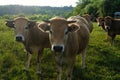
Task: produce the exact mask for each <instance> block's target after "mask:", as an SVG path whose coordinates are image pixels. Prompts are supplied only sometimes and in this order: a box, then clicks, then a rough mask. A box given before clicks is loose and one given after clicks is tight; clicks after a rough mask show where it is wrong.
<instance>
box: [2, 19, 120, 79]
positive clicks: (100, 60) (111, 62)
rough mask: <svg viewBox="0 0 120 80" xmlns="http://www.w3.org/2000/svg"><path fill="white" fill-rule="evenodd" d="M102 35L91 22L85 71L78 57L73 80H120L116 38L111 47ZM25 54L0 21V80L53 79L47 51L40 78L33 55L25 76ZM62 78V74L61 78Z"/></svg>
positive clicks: (53, 73)
mask: <svg viewBox="0 0 120 80" xmlns="http://www.w3.org/2000/svg"><path fill="white" fill-rule="evenodd" d="M106 37H107V36H106V32H105V31H103V30H102V29H101V28H100V27H98V26H97V24H96V23H94V30H93V32H92V33H91V35H90V42H89V45H88V48H87V56H86V68H85V69H81V55H78V56H77V57H76V63H75V66H74V71H73V80H120V47H119V46H120V36H117V37H116V39H115V45H114V46H110V43H109V42H106V41H105V39H106ZM25 61H26V53H25V52H24V46H23V45H22V44H21V43H17V42H15V41H14V31H13V29H10V28H7V27H6V26H5V20H0V80H38V78H40V77H42V80H56V75H57V73H56V66H55V62H54V59H53V57H52V54H51V52H50V49H45V50H44V54H43V58H42V63H41V66H42V76H38V75H37V74H36V70H37V66H36V55H35V54H33V55H32V60H31V64H30V71H29V73H27V72H24V71H23V70H22V69H23V68H24V64H25ZM63 76H64V75H63Z"/></svg>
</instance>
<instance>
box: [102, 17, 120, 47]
mask: <svg viewBox="0 0 120 80" xmlns="http://www.w3.org/2000/svg"><path fill="white" fill-rule="evenodd" d="M104 26H105V29H107V34H108V36H109V37H110V38H111V45H113V44H114V39H115V36H116V35H120V19H114V18H112V17H110V16H106V17H105V18H104Z"/></svg>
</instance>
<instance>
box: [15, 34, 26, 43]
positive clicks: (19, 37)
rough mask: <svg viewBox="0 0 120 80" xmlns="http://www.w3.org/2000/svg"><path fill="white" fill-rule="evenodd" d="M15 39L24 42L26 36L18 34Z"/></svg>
mask: <svg viewBox="0 0 120 80" xmlns="http://www.w3.org/2000/svg"><path fill="white" fill-rule="evenodd" d="M15 40H16V41H18V42H23V41H24V37H23V36H22V35H16V36H15Z"/></svg>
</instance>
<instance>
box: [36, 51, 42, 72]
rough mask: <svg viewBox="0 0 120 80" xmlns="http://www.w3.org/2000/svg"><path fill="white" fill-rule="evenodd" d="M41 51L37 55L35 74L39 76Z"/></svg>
mask: <svg viewBox="0 0 120 80" xmlns="http://www.w3.org/2000/svg"><path fill="white" fill-rule="evenodd" d="M42 53H43V49H40V50H39V51H38V55H37V74H41V57H42Z"/></svg>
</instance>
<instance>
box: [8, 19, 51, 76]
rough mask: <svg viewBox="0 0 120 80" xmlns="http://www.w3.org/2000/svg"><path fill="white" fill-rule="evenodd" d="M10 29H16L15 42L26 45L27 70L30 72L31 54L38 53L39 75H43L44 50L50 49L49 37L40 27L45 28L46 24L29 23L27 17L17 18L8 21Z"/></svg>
mask: <svg viewBox="0 0 120 80" xmlns="http://www.w3.org/2000/svg"><path fill="white" fill-rule="evenodd" d="M6 25H7V26H8V27H11V28H14V31H15V40H16V41H18V42H21V43H23V44H24V46H25V49H26V51H27V62H26V66H25V70H28V68H29V65H30V59H31V54H33V53H37V55H38V56H37V66H38V70H37V73H38V74H40V73H41V68H40V62H41V56H42V53H43V49H44V48H49V47H50V42H49V36H48V34H47V33H44V32H42V31H40V30H39V29H38V26H40V27H44V26H46V25H47V24H46V23H45V22H41V23H37V22H33V21H29V20H28V19H27V18H25V17H18V18H15V19H14V20H13V21H7V23H6Z"/></svg>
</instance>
